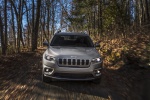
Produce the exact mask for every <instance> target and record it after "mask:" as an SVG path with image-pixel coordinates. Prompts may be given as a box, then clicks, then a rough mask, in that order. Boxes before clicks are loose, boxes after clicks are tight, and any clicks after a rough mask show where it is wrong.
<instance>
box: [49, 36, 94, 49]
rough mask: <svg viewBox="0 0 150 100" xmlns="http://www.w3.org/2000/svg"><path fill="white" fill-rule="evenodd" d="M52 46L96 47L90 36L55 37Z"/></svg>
mask: <svg viewBox="0 0 150 100" xmlns="http://www.w3.org/2000/svg"><path fill="white" fill-rule="evenodd" d="M50 45H51V46H71V47H94V45H93V42H92V41H91V39H90V38H89V37H88V36H80V35H55V36H54V38H53V39H52V41H51V44H50Z"/></svg>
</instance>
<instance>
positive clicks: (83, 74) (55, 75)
mask: <svg viewBox="0 0 150 100" xmlns="http://www.w3.org/2000/svg"><path fill="white" fill-rule="evenodd" d="M46 69H48V70H47V72H46ZM42 72H43V75H44V76H45V77H49V78H52V79H56V80H79V81H81V80H83V81H84V80H94V79H96V78H100V77H101V72H102V62H100V63H94V64H92V63H91V64H90V66H89V67H88V68H80V66H79V67H77V68H71V67H59V66H58V65H57V64H55V62H50V61H45V62H43V71H42Z"/></svg>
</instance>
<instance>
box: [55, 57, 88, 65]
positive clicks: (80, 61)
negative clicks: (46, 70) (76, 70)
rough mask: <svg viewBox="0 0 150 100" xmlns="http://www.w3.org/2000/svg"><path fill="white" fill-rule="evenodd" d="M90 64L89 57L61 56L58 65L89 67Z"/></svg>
mask: <svg viewBox="0 0 150 100" xmlns="http://www.w3.org/2000/svg"><path fill="white" fill-rule="evenodd" d="M89 64H90V60H89V59H72V58H68V59H65V58H63V59H62V58H59V59H58V65H59V66H76V67H79V66H83V67H88V66H89Z"/></svg>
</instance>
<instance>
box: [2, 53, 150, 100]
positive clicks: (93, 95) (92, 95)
mask: <svg viewBox="0 0 150 100" xmlns="http://www.w3.org/2000/svg"><path fill="white" fill-rule="evenodd" d="M41 60H42V56H41V53H30V52H29V53H21V54H15V55H11V56H6V57H0V99H2V100H3V99H5V100H7V99H19V100H24V99H25V100H30V99H32V100H35V99H37V100H42V99H45V100H47V99H49V100H131V99H133V98H134V97H136V95H138V94H135V93H134V91H136V90H135V88H136V87H133V85H134V83H133V81H135V82H136V81H137V78H136V76H135V75H141V74H142V73H143V72H146V73H149V71H147V70H146V71H145V70H144V71H143V70H142V71H137V72H136V73H132V71H129V73H130V75H129V76H127V75H128V73H127V72H126V71H124V70H123V71H116V70H108V69H104V72H103V74H104V75H103V78H102V82H101V83H100V84H94V83H91V82H76V81H54V82H51V83H43V82H42V81H41V69H42V67H41V65H42V63H41ZM137 73H138V74H137ZM144 75H145V74H144ZM129 78H130V79H129ZM147 78H148V79H149V77H147ZM147 82H149V81H144V83H142V84H143V86H144V85H145V84H147ZM138 85H140V84H138ZM138 85H137V86H138ZM147 85H148V84H147ZM132 89H133V90H132ZM141 89H143V91H144V89H147V88H145V87H144V88H143V87H141ZM137 90H138V89H137ZM147 91H149V90H147ZM140 95H141V96H139V97H138V98H137V99H138V100H142V99H144V97H146V96H147V95H146V96H144V95H143V94H142V93H141V94H140ZM143 96H144V97H143ZM146 98H149V97H146Z"/></svg>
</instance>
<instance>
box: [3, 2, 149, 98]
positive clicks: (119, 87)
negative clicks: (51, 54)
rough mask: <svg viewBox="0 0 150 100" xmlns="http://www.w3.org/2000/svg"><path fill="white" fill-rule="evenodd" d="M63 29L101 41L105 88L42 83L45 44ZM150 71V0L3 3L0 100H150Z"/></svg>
mask: <svg viewBox="0 0 150 100" xmlns="http://www.w3.org/2000/svg"><path fill="white" fill-rule="evenodd" d="M58 30H61V31H63V32H87V33H88V34H89V35H90V37H91V38H92V39H93V41H94V42H97V41H99V42H100V47H99V48H96V49H97V50H98V51H99V53H100V54H101V55H102V57H103V60H104V63H103V65H104V71H103V74H104V78H103V80H102V83H101V84H100V85H93V84H92V85H91V84H90V85H89V84H88V83H82V82H81V83H80V82H79V83H74V82H70V83H71V84H72V86H71V85H69V86H67V85H66V84H67V82H62V83H59V82H58V83H57V82H56V83H51V84H43V83H42V82H41V79H40V78H39V77H40V71H41V65H42V61H41V60H42V59H41V58H42V53H43V52H44V50H45V49H46V47H44V46H43V42H45V41H48V42H49V41H50V39H51V38H52V36H53V35H54V34H55V32H57V31H58ZM20 58H21V59H20ZM26 59H28V60H26ZM33 59H35V60H33ZM33 62H34V63H33ZM34 68H36V70H34ZM22 69H24V71H22ZM16 72H18V73H16ZM149 73H150V0H0V82H2V85H1V86H0V99H11V98H12V97H14V98H17V99H24V98H25V97H26V99H37V98H42V99H44V98H52V100H70V99H75V100H80V99H86V100H92V99H93V100H105V99H106V100H133V99H136V100H148V99H150V96H149V95H148V94H149V93H150V87H149V85H148V84H150V78H149V75H150V74H149ZM21 75H23V76H22V77H21ZM17 76H19V77H18V78H16V77H17ZM6 77H7V78H6ZM23 78H24V80H23ZM34 79H35V80H34ZM118 80H120V81H118ZM70 83H69V84H70ZM53 85H55V86H54V87H53ZM84 85H86V86H87V88H84ZM92 87H94V88H92ZM137 87H138V88H137ZM33 88H34V89H33ZM77 88H78V89H79V90H78V89H77ZM48 89H51V90H50V91H49V90H48ZM53 89H54V90H55V89H56V90H57V91H55V92H56V94H57V95H56V94H55V92H54V91H53ZM92 89H93V90H92ZM94 89H95V90H94ZM98 89H99V90H100V91H98ZM41 91H42V92H43V91H46V92H45V94H42V92H41ZM70 91H71V92H70ZM91 91H93V93H92V92H91ZM138 91H140V92H138ZM28 92H29V93H31V94H29V93H28ZM53 92H54V93H53ZM65 92H66V93H68V94H65ZM48 93H52V94H51V95H49V94H48ZM16 94H19V95H16ZM101 97H102V98H105V99H102V98H101Z"/></svg>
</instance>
